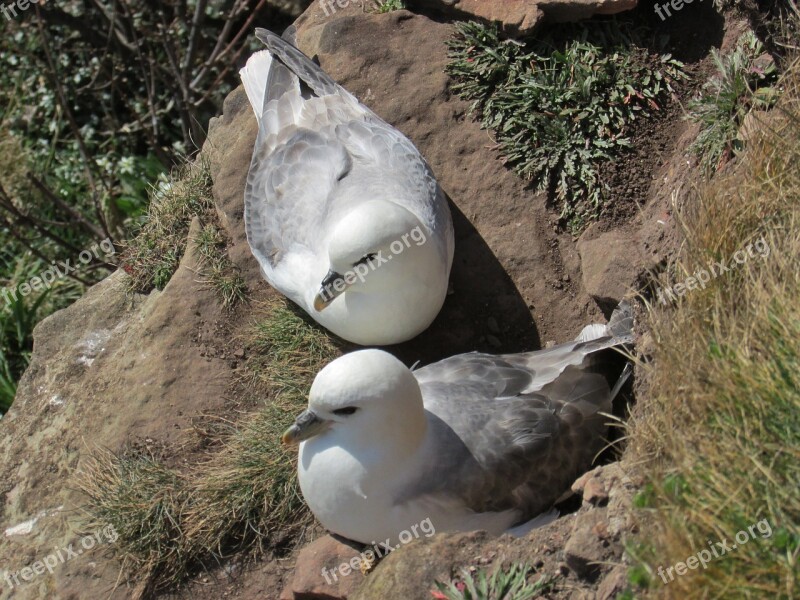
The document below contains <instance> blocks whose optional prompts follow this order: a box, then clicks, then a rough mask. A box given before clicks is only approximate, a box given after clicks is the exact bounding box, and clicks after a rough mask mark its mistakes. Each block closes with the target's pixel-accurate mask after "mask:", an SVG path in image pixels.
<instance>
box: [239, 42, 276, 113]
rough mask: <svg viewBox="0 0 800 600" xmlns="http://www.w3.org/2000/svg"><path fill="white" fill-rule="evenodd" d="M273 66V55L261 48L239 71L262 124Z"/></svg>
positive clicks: (251, 104) (248, 97)
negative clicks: (265, 98)
mask: <svg viewBox="0 0 800 600" xmlns="http://www.w3.org/2000/svg"><path fill="white" fill-rule="evenodd" d="M271 68H272V55H271V54H270V53H269V50H261V51H260V52H256V53H255V54H253V55H252V56H251V57H250V58H249V59H248V60H247V64H246V65H245V66H244V67H242V68H241V70H240V71H239V77H241V79H242V84H244V91H245V93H246V94H247V99H248V101H249V102H250V106H252V107H253V112H254V113H255V114H256V120H257V121H258V124H259V126H260V125H261V115H262V114H264V97H265V95H266V92H267V83H268V81H269V75H270V70H271Z"/></svg>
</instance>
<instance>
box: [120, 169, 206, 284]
mask: <svg viewBox="0 0 800 600" xmlns="http://www.w3.org/2000/svg"><path fill="white" fill-rule="evenodd" d="M212 205H213V199H212V195H211V173H210V171H209V167H208V164H207V162H206V160H205V159H204V158H203V157H202V155H201V157H200V158H198V160H197V161H195V162H193V163H189V164H187V165H185V166H184V167H182V168H181V169H178V170H177V171H176V172H175V173H174V174H173V175H172V176H171V178H170V181H169V183H168V184H166V185H164V186H161V187H159V188H156V189H154V190H153V193H152V195H151V199H150V206H149V208H148V214H147V219H146V221H145V224H144V225H143V226H142V228H141V230H140V231H139V232H138V233H137V235H136V237H134V238H133V239H131V240H130V241H128V243H127V247H126V248H125V251H124V253H123V255H122V266H123V268H124V269H125V272H126V273H128V275H130V276H131V280H130V288H131V291H134V292H141V293H146V292H149V291H150V290H152V289H153V288H157V289H163V288H164V286H165V285H167V283H168V282H169V280H170V278H171V277H172V275H173V273H175V271H176V270H177V268H178V264H179V263H180V260H181V257H182V256H183V253H184V252H185V250H186V242H187V238H188V233H189V225H190V224H191V222H192V218H193V217H196V216H201V215H202V214H203V213H205V212H206V211H207V210H209V209H210V208H211V207H212Z"/></svg>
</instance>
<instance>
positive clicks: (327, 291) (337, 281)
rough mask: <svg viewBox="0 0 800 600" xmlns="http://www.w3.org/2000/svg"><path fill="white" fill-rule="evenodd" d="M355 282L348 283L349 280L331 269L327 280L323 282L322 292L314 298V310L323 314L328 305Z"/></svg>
mask: <svg viewBox="0 0 800 600" xmlns="http://www.w3.org/2000/svg"><path fill="white" fill-rule="evenodd" d="M352 284H353V282H352V281H351V282H350V283H348V282H347V279H346V278H345V277H344V276H343V275H340V274H339V273H337V272H336V271H334V270H333V269H331V270H330V271H328V274H327V275H325V278H324V279H323V280H322V284H321V285H320V290H319V292H317V295H316V296H315V297H314V310H316V311H317V312H322V311H323V310H325V309H326V308H327V307H328V305H329V304H330V303H331V302H333V301H334V300H336V298H338V297H339V296H341V295H342V294H343V293H344V291H345V290H346V289H347V288H349V287H350V286H351V285H352Z"/></svg>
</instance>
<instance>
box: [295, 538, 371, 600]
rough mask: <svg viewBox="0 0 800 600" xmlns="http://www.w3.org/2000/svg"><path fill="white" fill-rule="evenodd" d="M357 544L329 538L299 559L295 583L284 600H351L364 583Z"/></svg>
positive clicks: (308, 548)
mask: <svg viewBox="0 0 800 600" xmlns="http://www.w3.org/2000/svg"><path fill="white" fill-rule="evenodd" d="M361 551H362V549H361V548H359V547H358V545H356V544H349V543H345V542H343V541H339V540H337V539H336V538H334V537H332V536H330V535H326V536H324V537H321V538H319V539H317V540H315V541H314V542H312V543H311V544H310V545H308V546H306V547H305V548H303V549H302V550H301V551H300V553H299V554H298V555H297V562H296V563H295V567H294V575H293V579H292V580H291V582H290V583H289V585H288V586H286V588H284V590H283V593H282V594H281V600H347V598H349V597H351V596H352V594H353V591H354V590H356V589H357V588H358V586H359V585H360V584H361V582H362V581H363V580H364V575H363V574H362V573H361V570H360V563H359V560H360V553H361Z"/></svg>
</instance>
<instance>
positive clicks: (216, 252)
mask: <svg viewBox="0 0 800 600" xmlns="http://www.w3.org/2000/svg"><path fill="white" fill-rule="evenodd" d="M194 243H195V252H196V254H197V255H198V257H199V259H200V262H201V264H202V270H203V272H204V274H205V275H206V280H205V282H206V283H207V284H208V285H210V286H211V287H212V288H214V290H215V291H216V292H217V294H218V295H219V297H220V301H221V302H222V306H224V307H226V308H231V307H233V306H234V305H236V304H237V303H238V302H243V301H244V299H245V297H246V293H247V286H246V284H245V282H244V278H243V277H242V275H241V274H240V273H239V269H238V267H237V266H236V265H234V264H233V263H232V262H231V261H230V259H229V258H228V255H227V254H226V251H225V238H224V237H223V235H222V232H221V231H220V230H219V229H218V228H217V226H216V225H213V224H208V225H206V226H205V227H203V229H202V230H201V231H200V233H199V234H198V235H197V237H196V238H195V240H194Z"/></svg>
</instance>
